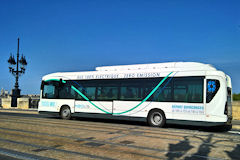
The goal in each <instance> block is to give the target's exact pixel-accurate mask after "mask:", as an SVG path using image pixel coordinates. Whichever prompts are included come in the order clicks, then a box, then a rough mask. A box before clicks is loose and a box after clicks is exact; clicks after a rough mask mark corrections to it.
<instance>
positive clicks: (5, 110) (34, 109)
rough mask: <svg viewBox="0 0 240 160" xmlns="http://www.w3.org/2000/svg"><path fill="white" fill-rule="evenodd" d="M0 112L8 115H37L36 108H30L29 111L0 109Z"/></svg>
mask: <svg viewBox="0 0 240 160" xmlns="http://www.w3.org/2000/svg"><path fill="white" fill-rule="evenodd" d="M0 112H10V113H25V114H38V110H37V108H30V109H27V110H26V109H14V108H9V109H4V108H1V107H0Z"/></svg>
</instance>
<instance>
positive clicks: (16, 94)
mask: <svg viewBox="0 0 240 160" xmlns="http://www.w3.org/2000/svg"><path fill="white" fill-rule="evenodd" d="M20 92H21V90H20V89H16V88H15V89H12V102H11V107H17V98H19V97H20Z"/></svg>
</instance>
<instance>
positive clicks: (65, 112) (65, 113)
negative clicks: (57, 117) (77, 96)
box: [63, 109, 70, 117]
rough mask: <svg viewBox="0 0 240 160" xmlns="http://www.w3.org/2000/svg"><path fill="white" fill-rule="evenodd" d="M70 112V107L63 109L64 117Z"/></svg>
mask: <svg viewBox="0 0 240 160" xmlns="http://www.w3.org/2000/svg"><path fill="white" fill-rule="evenodd" d="M69 114H70V111H69V110H68V109H65V110H64V111H63V116H64V117H67V116H68V115H69Z"/></svg>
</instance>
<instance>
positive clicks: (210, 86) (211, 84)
mask: <svg viewBox="0 0 240 160" xmlns="http://www.w3.org/2000/svg"><path fill="white" fill-rule="evenodd" d="M215 90H216V82H215V81H208V92H215Z"/></svg>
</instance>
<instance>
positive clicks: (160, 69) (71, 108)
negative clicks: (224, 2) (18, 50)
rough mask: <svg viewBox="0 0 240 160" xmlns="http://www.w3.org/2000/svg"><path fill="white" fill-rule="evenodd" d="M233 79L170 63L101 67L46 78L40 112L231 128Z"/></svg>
mask: <svg viewBox="0 0 240 160" xmlns="http://www.w3.org/2000/svg"><path fill="white" fill-rule="evenodd" d="M231 89H232V86H231V79H230V77H229V76H228V75H226V74H225V73H223V72H222V71H219V70H217V69H216V68H214V67H213V66H211V65H209V64H203V63H196V62H171V63H155V64H138V65H122V66H105V67H97V68H96V71H88V72H63V73H52V74H48V75H46V76H44V77H43V78H42V84H41V98H40V102H39V107H38V111H39V113H59V115H60V116H61V118H63V119H70V118H71V116H74V115H78V114H88V115H89V114H91V115H94V116H95V115H105V117H106V118H108V117H118V118H120V117H125V118H127V119H128V118H133V117H134V118H141V119H144V120H146V121H147V123H148V124H149V125H151V126H155V127H162V126H164V124H165V123H182V124H183V123H185V124H186V123H187V124H191V125H201V126H203V125H206V126H218V125H231V120H232V106H231V101H232V93H231Z"/></svg>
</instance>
